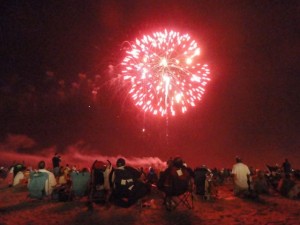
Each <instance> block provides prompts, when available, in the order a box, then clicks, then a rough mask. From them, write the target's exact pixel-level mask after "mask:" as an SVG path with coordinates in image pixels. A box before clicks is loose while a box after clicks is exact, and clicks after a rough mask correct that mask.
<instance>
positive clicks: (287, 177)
mask: <svg viewBox="0 0 300 225" xmlns="http://www.w3.org/2000/svg"><path fill="white" fill-rule="evenodd" d="M277 190H278V191H279V192H280V194H281V195H282V196H284V197H287V198H291V199H296V198H300V185H299V183H297V182H296V181H295V180H294V179H293V177H292V175H291V174H283V175H282V178H281V179H280V181H279V183H278V187H277Z"/></svg>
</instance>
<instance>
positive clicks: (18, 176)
mask: <svg viewBox="0 0 300 225" xmlns="http://www.w3.org/2000/svg"><path fill="white" fill-rule="evenodd" d="M25 171H26V167H23V168H22V170H20V171H19V172H18V173H17V174H16V176H15V177H14V180H13V187H15V186H17V185H18V184H22V183H25Z"/></svg>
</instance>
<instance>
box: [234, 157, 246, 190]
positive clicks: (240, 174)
mask: <svg viewBox="0 0 300 225" xmlns="http://www.w3.org/2000/svg"><path fill="white" fill-rule="evenodd" d="M231 173H232V176H233V184H234V188H233V193H234V194H235V195H240V194H243V193H245V192H246V191H248V190H249V189H250V178H251V177H250V170H249V167H248V166H247V165H246V164H244V163H243V162H242V159H241V158H240V157H236V163H235V164H234V165H233V167H232V172H231Z"/></svg>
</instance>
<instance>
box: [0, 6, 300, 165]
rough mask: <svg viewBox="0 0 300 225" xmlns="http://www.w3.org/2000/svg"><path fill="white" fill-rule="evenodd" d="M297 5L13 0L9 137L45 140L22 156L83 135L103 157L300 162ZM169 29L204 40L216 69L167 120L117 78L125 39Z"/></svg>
mask: <svg viewBox="0 0 300 225" xmlns="http://www.w3.org/2000/svg"><path fill="white" fill-rule="evenodd" d="M299 11H300V1H297V0H295V1H289V0H283V1H267V0H265V1H261V0H259V1H255V0H254V1H250V0H249V1H243V0H237V1H230V0H228V1H225V0H224V1H223V0H210V1H200V0H198V1H197V0H182V1H181V0H177V1H175V0H164V1H162V0H148V1H146V0H124V1H121V0H119V1H117V0H109V1H106V0H102V1H29V0H28V1H4V2H2V3H1V8H0V18H1V19H0V43H1V45H0V52H1V54H0V55H1V62H0V63H1V64H0V124H1V127H0V138H1V143H4V142H5V141H7V137H8V135H9V134H10V135H26V136H28V137H29V138H31V139H33V140H34V141H35V142H36V145H35V146H34V147H30V148H26V147H20V148H17V149H15V150H16V151H17V152H19V153H20V154H21V153H22V152H32V153H33V154H38V153H40V151H41V150H42V149H45V148H47V147H49V146H56V147H57V150H58V151H59V152H64V151H65V148H66V147H67V146H69V145H71V144H74V143H77V142H79V141H81V143H84V145H85V146H88V149H91V150H90V151H91V152H94V153H99V154H101V155H118V154H120V155H125V156H128V157H130V156H136V157H143V156H158V157H160V158H161V159H163V160H166V159H167V158H168V157H170V156H175V155H181V156H182V157H183V158H184V159H185V160H186V161H187V162H188V163H190V164H191V165H193V166H196V165H201V164H207V165H209V166H222V165H232V163H234V157H235V156H236V155H239V156H241V157H242V158H243V159H244V161H245V162H246V163H247V164H251V165H258V166H261V165H264V164H267V163H268V164H274V163H282V162H283V160H284V159H285V158H286V157H288V158H289V159H290V161H291V162H292V165H294V166H295V167H297V166H298V167H299V165H300V157H299V156H298V155H299V151H300V123H299V113H300V77H299V75H300V73H299V72H300V63H299V53H300V42H299V31H300V29H299V25H300V24H299V23H300V16H299V15H300V12H299ZM165 28H166V29H173V30H178V31H180V32H182V33H189V34H190V35H191V36H192V37H193V38H194V39H195V40H197V42H198V44H199V46H200V48H201V51H202V52H201V56H200V61H201V62H205V63H207V64H208V65H209V67H210V70H211V82H209V84H208V85H207V88H206V93H205V95H204V96H203V99H202V101H201V102H200V103H198V104H197V106H196V107H194V108H190V109H189V110H188V112H187V113H185V114H183V115H176V116H175V117H172V118H169V119H168V121H166V118H160V117H157V116H153V115H151V114H144V113H143V112H142V111H140V110H139V109H138V108H136V107H135V106H134V104H133V102H132V101H131V99H130V98H129V97H128V95H127V93H126V91H127V89H126V87H124V86H123V84H122V82H120V80H119V79H118V76H119V74H120V71H118V70H119V64H120V63H121V61H122V59H123V57H124V48H123V46H124V42H126V41H133V40H135V38H136V37H140V36H141V35H143V34H145V33H146V34H148V33H152V32H153V31H160V30H163V29H165ZM91 84H94V85H96V86H97V87H99V89H98V92H97V94H96V95H95V94H92V90H91V88H90V86H91ZM143 128H144V129H145V132H143ZM167 134H168V135H167ZM85 149H86V148H85ZM1 151H4V149H1ZM88 153H89V152H86V154H88Z"/></svg>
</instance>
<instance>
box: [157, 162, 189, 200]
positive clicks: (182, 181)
mask: <svg viewBox="0 0 300 225" xmlns="http://www.w3.org/2000/svg"><path fill="white" fill-rule="evenodd" d="M161 178H162V180H160V181H159V183H160V185H161V189H162V190H163V191H164V192H165V193H166V194H167V195H173V196H177V195H181V194H183V193H185V192H187V191H189V188H190V184H191V175H190V173H189V171H188V169H187V168H186V167H184V166H183V167H180V168H178V167H175V166H172V167H169V168H168V169H166V170H165V171H164V174H163V176H161Z"/></svg>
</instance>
